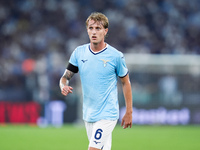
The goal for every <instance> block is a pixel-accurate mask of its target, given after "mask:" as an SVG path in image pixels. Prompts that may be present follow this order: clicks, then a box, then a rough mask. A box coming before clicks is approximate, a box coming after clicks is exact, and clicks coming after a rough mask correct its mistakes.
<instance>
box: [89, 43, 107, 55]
mask: <svg viewBox="0 0 200 150" xmlns="http://www.w3.org/2000/svg"><path fill="white" fill-rule="evenodd" d="M88 48H89V50H90V52H91V53H92V54H94V55H97V54H100V53H102V52H104V51H105V50H106V49H107V48H108V44H107V43H106V47H105V48H103V49H102V50H100V51H98V52H94V51H93V50H92V49H91V48H90V44H89V46H88Z"/></svg>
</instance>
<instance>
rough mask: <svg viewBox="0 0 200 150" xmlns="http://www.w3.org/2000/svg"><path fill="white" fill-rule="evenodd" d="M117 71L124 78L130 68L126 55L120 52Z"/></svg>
mask: <svg viewBox="0 0 200 150" xmlns="http://www.w3.org/2000/svg"><path fill="white" fill-rule="evenodd" d="M116 72H117V75H118V76H119V77H120V78H123V77H125V76H126V75H127V74H128V68H127V66H126V62H125V58H124V55H123V54H122V53H120V55H119V56H118V58H117V68H116Z"/></svg>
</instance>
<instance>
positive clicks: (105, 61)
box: [101, 59, 110, 67]
mask: <svg viewBox="0 0 200 150" xmlns="http://www.w3.org/2000/svg"><path fill="white" fill-rule="evenodd" d="M101 60H102V61H103V66H104V67H106V65H107V62H109V61H110V60H104V59H101Z"/></svg>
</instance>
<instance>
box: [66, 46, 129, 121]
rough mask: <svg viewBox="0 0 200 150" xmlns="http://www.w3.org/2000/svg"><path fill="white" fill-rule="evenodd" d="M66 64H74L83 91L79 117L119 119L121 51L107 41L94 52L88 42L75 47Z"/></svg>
mask: <svg viewBox="0 0 200 150" xmlns="http://www.w3.org/2000/svg"><path fill="white" fill-rule="evenodd" d="M69 63H71V64H72V65H74V66H77V67H78V69H79V73H80V78H81V83H82V90H83V120H85V121H87V122H96V121H99V120H102V119H104V120H116V119H118V118H119V105H118V93H117V77H118V76H119V77H124V76H126V75H127V73H128V69H127V67H126V64H125V60H124V56H123V54H122V53H121V52H120V51H118V50H116V49H115V48H113V47H112V46H110V45H108V44H107V47H106V48H105V49H103V50H102V51H100V52H98V53H94V52H93V51H92V50H91V49H90V44H85V45H82V46H79V47H77V48H76V49H75V50H74V52H73V53H72V55H71V57H70V60H69Z"/></svg>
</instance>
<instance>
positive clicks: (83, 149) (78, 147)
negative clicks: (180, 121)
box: [0, 125, 200, 150]
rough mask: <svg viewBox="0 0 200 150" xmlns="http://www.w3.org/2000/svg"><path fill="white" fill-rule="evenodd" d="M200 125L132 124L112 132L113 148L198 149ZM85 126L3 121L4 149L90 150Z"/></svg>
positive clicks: (1, 139)
mask: <svg viewBox="0 0 200 150" xmlns="http://www.w3.org/2000/svg"><path fill="white" fill-rule="evenodd" d="M199 141H200V126H133V127H132V128H131V129H130V128H129V129H122V128H121V127H120V126H117V127H116V128H115V129H114V132H113V146H112V150H199V149H200V142H199ZM87 146H88V140H87V136H86V132H85V128H84V127H76V126H72V125H65V126H63V127H62V128H53V127H47V128H39V127H33V126H28V125H23V126H22V125H17V126H13V125H6V126H1V125H0V149H1V150H87Z"/></svg>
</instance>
